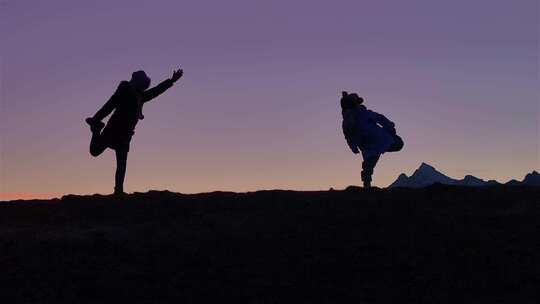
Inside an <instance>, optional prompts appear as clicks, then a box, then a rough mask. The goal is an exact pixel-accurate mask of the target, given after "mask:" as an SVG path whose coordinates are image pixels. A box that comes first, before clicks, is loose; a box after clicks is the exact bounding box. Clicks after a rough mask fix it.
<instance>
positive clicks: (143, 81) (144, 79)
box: [130, 70, 150, 91]
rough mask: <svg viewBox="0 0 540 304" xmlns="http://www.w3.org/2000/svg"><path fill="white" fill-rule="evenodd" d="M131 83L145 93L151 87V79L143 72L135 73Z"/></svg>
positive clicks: (132, 75)
mask: <svg viewBox="0 0 540 304" xmlns="http://www.w3.org/2000/svg"><path fill="white" fill-rule="evenodd" d="M130 82H131V84H132V85H133V86H134V87H135V88H136V89H137V90H139V91H145V90H146V89H148V87H150V78H149V77H148V76H147V75H146V73H145V72H144V71H142V70H141V71H136V72H133V74H131V80H130Z"/></svg>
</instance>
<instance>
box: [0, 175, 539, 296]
mask: <svg viewBox="0 0 540 304" xmlns="http://www.w3.org/2000/svg"><path fill="white" fill-rule="evenodd" d="M539 198H540V189H539V188H538V187H521V186H517V187H504V186H495V187H488V188H485V187H482V188H471V187H456V186H444V185H440V184H438V185H433V186H430V187H427V188H422V189H405V188H396V189H386V190H380V189H373V190H368V191H364V190H362V189H359V188H356V187H349V188H347V190H345V191H319V192H294V191H260V192H253V193H228V192H215V193H207V194H196V195H183V194H176V193H171V192H166V191H165V192H155V191H151V192H148V193H136V194H132V195H129V196H127V197H123V198H114V197H107V196H99V195H94V196H65V197H63V198H62V199H57V200H50V201H17V202H7V203H6V202H4V203H0V252H1V254H0V269H1V271H0V302H1V303H111V302H116V303H163V302H174V303H204V302H206V303H208V302H217V301H219V302H220V303H221V302H225V303H536V301H535V300H536V298H535V296H536V295H537V287H538V284H539V278H540V268H539V263H538V261H539V260H540V243H539V242H538V236H539V235H540V201H539Z"/></svg>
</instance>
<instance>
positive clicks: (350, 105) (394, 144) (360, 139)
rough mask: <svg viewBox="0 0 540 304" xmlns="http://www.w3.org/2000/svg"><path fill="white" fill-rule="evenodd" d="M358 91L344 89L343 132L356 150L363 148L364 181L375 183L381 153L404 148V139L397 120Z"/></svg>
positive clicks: (367, 185)
mask: <svg viewBox="0 0 540 304" xmlns="http://www.w3.org/2000/svg"><path fill="white" fill-rule="evenodd" d="M363 102H364V99H363V98H361V97H359V96H358V95H357V94H355V93H353V94H348V93H347V92H343V93H342V97H341V114H342V115H343V123H342V128H343V134H344V135H345V139H346V140H347V144H348V145H349V147H350V148H351V150H352V152H353V153H354V154H358V153H359V151H358V149H360V151H362V157H363V158H364V161H363V162H362V182H363V183H364V187H365V188H369V187H371V176H372V175H373V169H374V168H375V165H376V164H377V161H378V160H379V157H380V156H381V154H383V153H385V152H395V151H399V150H401V149H402V148H403V140H402V139H401V137H399V136H398V135H397V134H396V129H395V125H394V123H393V122H391V121H390V120H388V118H386V117H384V116H383V115H381V114H379V113H376V112H373V111H371V110H368V109H367V108H366V107H365V106H364V105H362V103H363Z"/></svg>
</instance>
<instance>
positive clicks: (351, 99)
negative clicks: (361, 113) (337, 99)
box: [341, 91, 364, 110]
mask: <svg viewBox="0 0 540 304" xmlns="http://www.w3.org/2000/svg"><path fill="white" fill-rule="evenodd" d="M341 95H342V97H341V108H342V109H343V110H346V109H351V108H354V107H356V106H357V105H361V104H362V103H364V98H362V97H360V96H358V94H356V93H351V94H349V93H347V92H345V91H343V92H342V93H341Z"/></svg>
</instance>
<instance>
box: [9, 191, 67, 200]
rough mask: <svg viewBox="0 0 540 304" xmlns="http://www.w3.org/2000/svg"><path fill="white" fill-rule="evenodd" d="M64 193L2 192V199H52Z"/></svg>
mask: <svg viewBox="0 0 540 304" xmlns="http://www.w3.org/2000/svg"><path fill="white" fill-rule="evenodd" d="M61 196H62V195H61V194H59V193H37V192H0V201H14V200H32V199H44V200H47V199H52V198H58V197H61Z"/></svg>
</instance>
